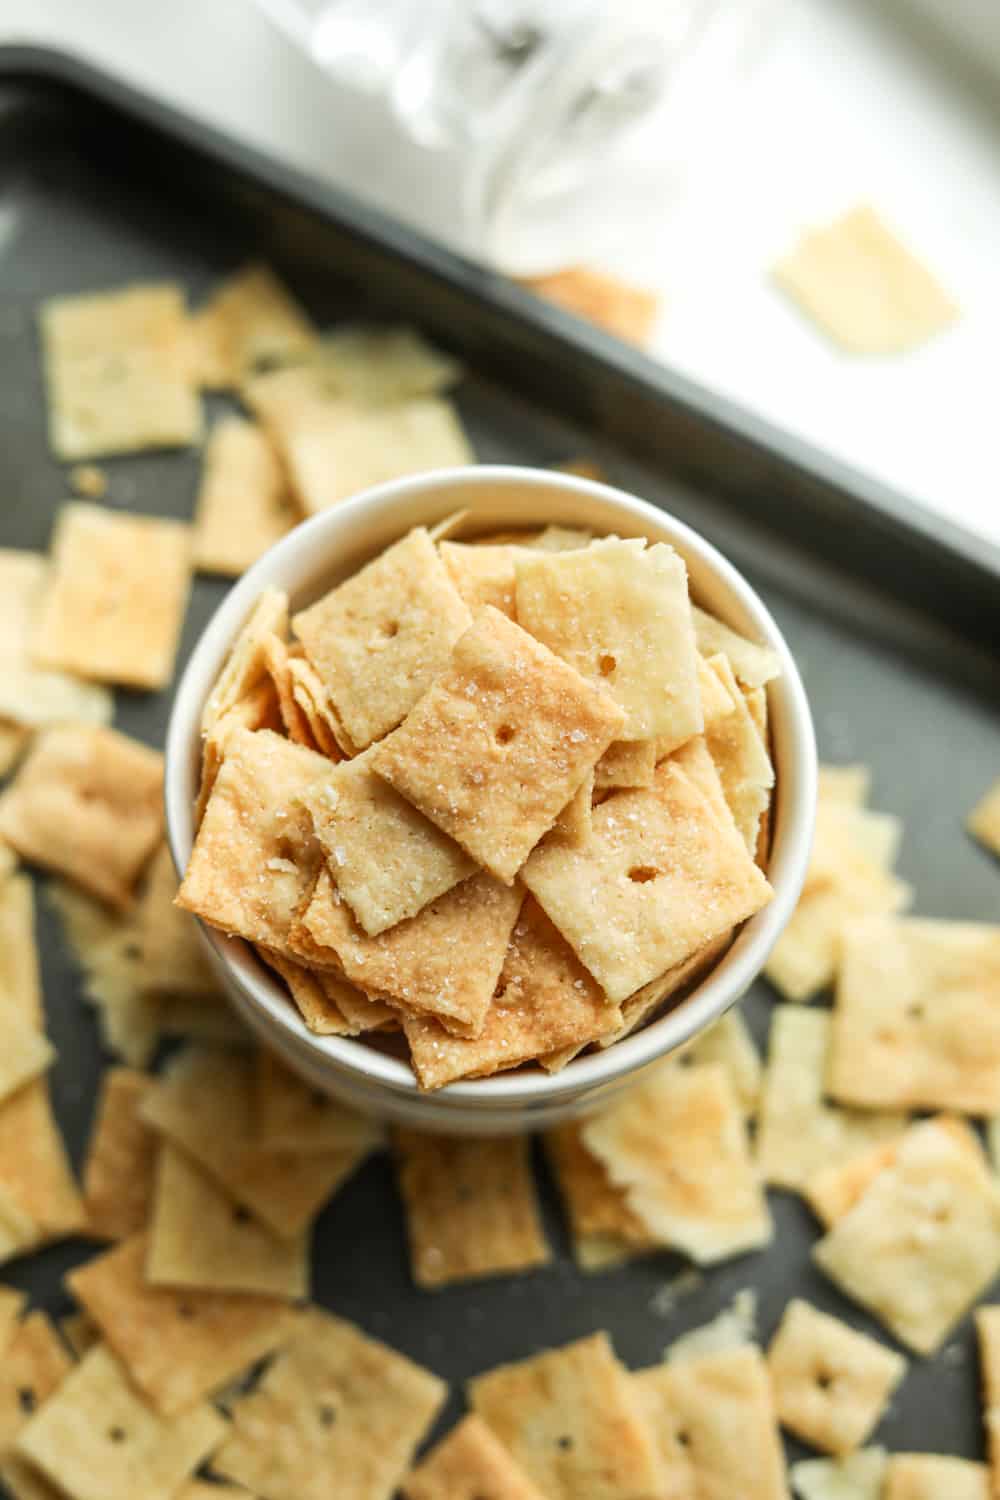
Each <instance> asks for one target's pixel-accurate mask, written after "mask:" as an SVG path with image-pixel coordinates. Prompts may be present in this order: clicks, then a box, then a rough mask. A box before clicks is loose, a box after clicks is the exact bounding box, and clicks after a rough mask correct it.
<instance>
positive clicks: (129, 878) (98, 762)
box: [0, 725, 163, 908]
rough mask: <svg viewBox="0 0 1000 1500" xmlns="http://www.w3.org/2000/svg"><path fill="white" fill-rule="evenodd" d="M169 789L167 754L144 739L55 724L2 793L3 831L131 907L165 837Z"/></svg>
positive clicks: (23, 848)
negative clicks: (165, 803) (164, 793)
mask: <svg viewBox="0 0 1000 1500" xmlns="http://www.w3.org/2000/svg"><path fill="white" fill-rule="evenodd" d="M162 787H163V757H162V755H160V754H159V752H158V751H156V750H150V749H148V748H147V746H145V745H140V744H139V742H138V740H133V739H129V738H128V736H127V735H124V734H119V733H118V732H117V730H114V729H97V728H92V727H90V726H85V725H67V726H66V727H65V728H60V729H47V730H45V732H44V733H42V734H40V735H38V736H37V738H36V740H35V743H34V746H33V747H32V750H31V753H30V754H29V756H28V758H27V760H26V761H25V762H24V764H23V765H22V766H21V769H20V771H19V772H18V774H17V777H16V779H15V780H14V782H13V784H12V785H11V786H10V787H9V788H8V789H7V791H6V792H5V793H4V795H3V797H0V836H2V837H3V838H6V839H7V840H8V841H9V842H10V843H11V844H13V845H14V848H15V849H16V850H17V851H18V853H19V854H20V855H21V856H22V858H23V859H26V860H29V861H32V862H34V863H37V864H40V865H45V866H46V867H47V868H48V869H51V870H57V871H59V872H60V873H62V874H64V875H68V876H69V878H70V879H71V880H75V881H76V882H77V884H79V885H82V886H83V887H84V889H85V890H88V891H91V892H93V894H94V895H95V896H99V897H100V898H101V900H102V901H107V902H108V903H109V904H110V905H112V906H117V907H119V908H125V907H128V906H130V905H131V903H132V899H133V888H134V886H135V883H136V880H137V879H138V877H139V874H140V872H141V870H142V868H143V866H144V865H145V864H146V862H147V860H148V859H149V857H150V855H151V854H152V853H153V850H154V849H155V848H156V845H157V844H158V843H159V841H160V838H161V836H162V832H163V801H162Z"/></svg>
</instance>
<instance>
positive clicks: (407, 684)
mask: <svg viewBox="0 0 1000 1500" xmlns="http://www.w3.org/2000/svg"><path fill="white" fill-rule="evenodd" d="M471 620H472V616H471V615H470V613H469V610H468V608H467V606H466V604H465V603H464V601H463V600H462V598H461V596H460V595H459V594H458V592H457V590H456V589H455V586H454V584H453V583H452V581H451V579H450V577H449V576H448V572H447V569H446V568H445V566H444V564H443V563H442V561H441V559H440V557H439V556H438V554H437V551H436V549H435V547H434V543H433V542H432V541H431V539H430V537H429V536H428V534H427V531H426V529H425V528H424V527H423V526H418V527H416V529H415V530H413V531H411V532H409V533H408V534H407V535H406V536H405V537H403V538H402V540H401V541H398V542H396V543H395V545H394V546H392V547H389V548H387V549H386V551H385V552H382V553H381V554H380V555H379V556H378V557H376V558H375V559H374V560H373V561H372V562H370V563H368V564H366V566H365V567H363V568H361V569H360V571H359V572H357V573H355V574H353V576H352V577H350V578H348V579H347V580H346V582H344V583H341V584H339V585H338V586H337V587H336V588H334V589H331V591H330V592H329V593H328V594H324V596H323V597H322V598H321V599H319V600H317V602H316V603H315V604H313V605H310V607H309V608H308V609H305V610H300V612H299V613H298V614H297V615H296V616H295V617H294V620H293V622H292V623H293V625H294V627H295V633H296V635H297V636H298V637H299V639H300V640H301V641H302V644H303V645H304V646H305V648H306V652H307V654H308V656H309V659H310V660H311V661H312V663H313V665H314V666H315V668H316V670H317V672H318V673H319V675H320V677H321V678H322V680H323V682H324V684H325V685H326V688H327V690H328V691H329V693H330V697H331V699H332V700H333V703H334V705H335V707H336V710H337V713H338V714H339V716H340V718H341V719H342V720H343V723H344V727H345V728H346V730H347V733H348V734H349V735H350V737H351V740H352V741H353V743H354V744H355V745H356V747H357V748H358V749H359V750H363V749H364V748H365V747H366V746H367V745H370V744H371V743H372V742H373V741H374V740H379V739H381V738H382V736H383V735H384V734H387V733H388V731H389V730H390V729H395V727H396V725H397V724H399V723H401V722H402V720H403V719H405V718H406V715H407V714H408V713H409V711H410V709H411V708H412V707H413V705H414V704H415V703H416V702H417V700H418V698H420V697H421V695H422V694H423V693H424V692H425V691H426V689H427V688H429V687H430V685H431V683H432V682H433V681H434V679H435V677H436V676H437V675H438V673H439V672H441V671H443V670H444V668H445V667H446V666H447V665H448V661H449V658H450V656H451V650H452V647H453V646H454V644H455V642H456V641H457V640H458V638H459V636H460V635H461V634H462V632H463V631H464V630H465V629H466V628H467V627H468V625H469V624H470V622H471Z"/></svg>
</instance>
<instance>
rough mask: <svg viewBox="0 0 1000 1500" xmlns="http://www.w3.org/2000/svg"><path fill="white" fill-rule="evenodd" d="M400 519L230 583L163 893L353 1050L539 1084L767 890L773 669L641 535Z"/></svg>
mask: <svg viewBox="0 0 1000 1500" xmlns="http://www.w3.org/2000/svg"><path fill="white" fill-rule="evenodd" d="M480 472H481V471H480ZM497 472H511V471H497ZM514 472H516V471H514ZM544 477H545V479H547V480H551V476H544ZM439 478H440V479H444V478H445V476H439ZM477 478H478V476H477ZM564 482H566V483H570V484H572V485H574V486H582V488H583V489H584V490H591V491H595V490H596V491H600V490H601V487H599V486H594V485H588V484H586V483H585V482H583V481H580V480H572V481H564ZM424 483H425V484H426V481H424ZM604 493H612V492H604ZM364 499H365V497H361V503H363V502H364ZM354 503H358V502H354ZM633 503H636V502H633ZM439 513H440V509H439ZM536 514H537V512H536ZM320 519H323V518H320ZM406 519H408V517H406V516H403V517H402V522H403V524H402V525H401V526H400V528H399V530H397V532H396V534H395V537H394V539H393V540H391V541H390V542H389V544H388V545H381V546H377V547H376V549H375V550H374V555H370V554H369V555H368V557H367V560H365V561H363V562H362V563H361V564H360V565H354V563H353V562H349V563H346V564H344V565H342V566H341V567H340V568H339V569H334V570H332V574H333V576H334V577H335V578H336V579H337V581H336V582H334V583H333V585H332V587H331V586H329V579H330V576H331V575H330V574H328V575H327V577H326V578H323V579H322V581H320V580H317V583H318V586H316V587H312V588H309V589H306V590H303V591H297V595H298V596H297V597H293V598H292V599H291V600H290V599H289V593H288V591H286V590H285V589H284V588H281V587H277V586H275V584H273V583H271V584H269V583H268V582H267V576H268V568H267V562H268V560H267V559H265V560H264V562H263V563H262V564H261V565H260V567H259V568H258V569H256V570H254V573H253V574H251V575H250V576H249V578H248V579H247V580H246V581H245V583H244V585H243V586H242V587H243V588H244V589H245V590H246V594H245V598H244V600H243V601H242V602H243V604H244V611H243V615H244V617H243V621H242V627H241V629H240V630H239V632H238V634H237V636H236V638H235V640H234V641H232V644H231V645H230V647H229V649H228V652H226V653H225V654H224V656H223V655H222V654H221V653H217V657H218V659H217V661H216V668H217V670H216V672H215V673H214V674H213V675H214V682H212V685H211V688H210V690H209V691H208V692H207V696H206V695H205V694H204V693H203V694H202V697H203V707H202V709H201V718H200V731H201V745H200V758H201V759H200V769H199V777H198V780H199V785H198V789H197V794H196V797H195V799H194V800H195V802H196V806H195V811H194V817H193V825H194V828H195V829H196V832H195V836H194V841H193V848H191V850H190V855H189V857H187V851H185V850H183V849H182V850H181V851H180V852H181V853H182V855H183V863H184V865H185V869H184V879H183V884H182V886H181V891H180V895H179V897H178V901H179V904H181V905H182V906H183V907H185V908H186V909H187V910H189V911H191V912H194V913H195V914H196V915H197V916H199V917H200V918H201V919H202V920H203V921H204V922H206V923H207V924H209V925H210V926H212V927H214V928H215V929H217V930H218V931H219V932H220V933H224V934H227V935H228V936H229V937H235V938H239V939H242V940H243V942H244V943H246V944H250V945H252V947H253V950H254V951H255V953H256V955H257V956H258V958H259V959H260V961H261V962H262V963H263V964H264V965H266V966H267V969H268V971H270V972H271V973H273V974H275V975H277V976H279V977H280V980H281V981H282V983H283V985H284V987H285V989H286V991H287V993H286V1000H285V1005H286V1009H287V1011H288V1013H289V1015H294V1016H296V1018H297V1020H298V1022H299V1025H300V1028H301V1027H303V1026H304V1028H306V1030H307V1031H308V1032H309V1033H312V1034H313V1035H315V1036H316V1037H317V1038H345V1039H346V1038H354V1039H362V1040H363V1042H364V1043H365V1044H367V1045H364V1046H360V1047H359V1046H357V1044H355V1045H354V1047H353V1048H352V1051H353V1052H354V1053H355V1054H356V1055H358V1056H359V1057H360V1058H361V1059H362V1062H361V1064H360V1066H362V1067H364V1066H365V1059H372V1058H376V1059H378V1062H379V1064H380V1065H381V1064H384V1063H388V1064H390V1065H391V1066H392V1067H393V1068H394V1069H395V1070H396V1071H397V1075H398V1073H399V1072H400V1071H402V1070H404V1069H405V1070H406V1071H409V1070H411V1069H412V1073H410V1079H411V1087H412V1086H414V1080H415V1085H416V1086H418V1087H419V1089H420V1090H422V1091H434V1090H437V1089H440V1088H442V1087H443V1086H444V1085H456V1084H459V1085H460V1086H461V1082H462V1081H467V1080H486V1079H489V1078H490V1077H491V1076H492V1075H494V1074H501V1073H508V1072H510V1071H511V1070H514V1069H520V1070H522V1072H523V1070H524V1069H525V1068H529V1069H530V1071H531V1073H532V1074H533V1075H534V1076H535V1077H536V1078H537V1079H538V1080H539V1081H542V1080H544V1079H545V1078H546V1077H547V1076H548V1077H552V1078H553V1081H554V1075H556V1074H558V1073H560V1072H561V1071H562V1070H563V1069H565V1068H566V1066H567V1064H569V1063H571V1062H573V1060H574V1059H576V1058H577V1057H578V1056H579V1054H581V1053H583V1052H585V1051H588V1050H590V1051H591V1052H594V1053H603V1054H607V1053H608V1051H609V1049H613V1048H614V1047H616V1046H620V1045H622V1043H623V1039H624V1038H625V1037H627V1036H629V1035H630V1034H631V1033H632V1032H634V1031H635V1030H636V1029H637V1028H638V1027H640V1026H642V1025H643V1024H644V1023H645V1022H647V1021H648V1020H650V1019H651V1018H653V1017H655V1016H656V1015H657V1014H658V1013H659V1012H661V1011H662V1010H663V1009H664V1008H665V1007H667V1006H668V1005H671V1004H673V1003H675V1002H676V1001H677V1000H678V999H679V998H680V997H682V996H684V995H685V994H686V993H688V992H689V991H690V989H691V987H692V986H693V985H694V984H696V983H697V982H698V981H699V980H700V979H701V978H702V977H703V976H704V975H705V973H706V972H707V971H708V970H709V969H711V968H712V967H713V966H714V965H715V964H717V963H718V961H719V960H720V958H721V957H722V955H723V954H724V953H725V952H726V950H727V949H728V948H729V946H730V945H731V943H732V942H733V939H734V937H735V935H736V934H737V933H738V932H739V930H740V929H741V927H742V925H743V924H745V923H747V922H748V920H749V919H752V918H753V917H754V916H755V914H757V913H758V912H762V911H763V910H764V909H765V908H766V907H767V906H768V904H769V903H770V902H771V900H772V896H773V891H772V887H771V885H770V883H769V881H768V878H767V873H766V871H767V868H768V864H769V856H770V841H771V831H772V829H771V804H772V792H773V789H774V786H775V773H774V770H773V767H772V762H771V757H770V753H769V746H770V728H769V722H768V698H767V684H768V682H772V681H774V680H775V679H776V678H777V677H778V675H779V673H780V671H781V669H782V662H781V660H780V657H779V654H778V653H777V652H776V651H774V650H772V649H771V648H770V647H769V646H761V645H759V644H757V643H756V642H754V641H752V640H750V639H748V638H746V637H745V636H743V635H741V634H739V633H738V632H736V631H734V630H732V629H730V628H729V627H728V626H727V625H725V624H723V622H722V621H721V620H719V619H717V618H715V616H713V615H711V614H709V613H706V612H705V611H703V610H701V609H698V608H695V607H693V606H692V603H691V600H690V594H689V583H688V572H687V568H686V565H685V561H684V559H683V558H682V556H681V555H680V554H679V552H678V551H676V550H675V549H674V548H673V547H672V546H670V545H668V544H666V543H664V542H663V541H658V540H651V541H648V540H647V539H646V537H644V536H641V535H633V536H631V537H629V536H622V535H618V534H615V532H614V531H613V530H612V529H611V528H602V530H603V532H604V534H595V533H594V532H592V531H591V530H590V529H582V528H580V527H573V528H570V527H568V526H565V525H561V524H550V525H547V526H544V527H540V526H538V525H536V526H534V527H527V526H525V527H524V528H523V529H522V528H513V529H504V530H503V531H502V532H494V533H493V534H490V533H489V530H488V529H487V528H486V526H485V523H484V520H483V519H482V518H480V517H477V516H475V515H471V516H470V515H465V516H462V517H460V518H457V519H456V520H454V521H452V523H451V525H450V526H445V527H443V528H440V527H439V528H435V529H432V530H428V529H427V528H426V527H425V526H423V525H419V524H418V525H416V526H410V527H409V528H405V521H406ZM560 519H562V518H560ZM313 524H315V523H313ZM308 529H309V528H308V527H306V528H302V530H303V531H308ZM623 529H624V528H623ZM630 529H632V530H633V531H634V530H635V529H636V528H635V526H634V523H633V525H632V527H631V528H630ZM400 533H401V534H400ZM383 535H384V533H383ZM291 541H294V538H292V539H288V540H286V541H285V542H284V543H282V544H281V547H288V546H289V545H290V542H291ZM278 550H279V551H280V550H281V548H279V549H278ZM262 575H263V576H262ZM258 578H259V579H260V582H258V583H257V584H256V587H253V585H254V583H255V581H256V579H258ZM324 585H325V586H324ZM300 599H301V600H302V601H303V602H304V604H305V607H301V608H300V607H297V606H298V604H299V600H300ZM220 663H221V666H220ZM205 681H206V686H207V684H208V679H207V678H206V680H205ZM183 693H184V688H182V695H183ZM762 959H763V954H762V955H761V961H762ZM744 987H745V981H744ZM729 998H730V999H731V998H733V996H732V995H731V996H730V997H729ZM726 1003H728V1002H726ZM720 1008H722V1007H721V1006H720ZM706 1019H707V1017H706ZM680 1039H682V1038H678V1040H680ZM326 1045H329V1044H328V1043H327V1044H326ZM404 1060H405V1061H404ZM579 1067H580V1064H579V1063H574V1068H576V1069H579ZM450 1092H453V1090H452V1091H450Z"/></svg>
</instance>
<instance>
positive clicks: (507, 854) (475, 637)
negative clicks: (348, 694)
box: [373, 607, 623, 883]
mask: <svg viewBox="0 0 1000 1500" xmlns="http://www.w3.org/2000/svg"><path fill="white" fill-rule="evenodd" d="M622 722H623V714H622V711H621V709H619V708H618V706H617V705H616V704H615V703H613V702H612V701H611V699H610V698H609V697H608V696H607V694H605V693H604V692H603V690H602V689H600V688H597V687H594V686H593V685H592V684H591V683H588V682H587V681H585V680H584V678H582V677H581V676H580V674H579V673H578V672H577V671H576V670H575V669H574V668H572V667H570V666H568V665H567V664H566V663H565V662H563V661H561V660H560V659H559V658H558V657H556V656H554V655H553V654H552V652H551V651H549V650H548V649H547V648H546V647H544V646H542V645H540V644H539V643H538V642H537V641H535V640H534V639H533V638H532V637H531V636H529V635H528V634H527V633H526V632H525V631H524V630H522V629H520V627H519V626H517V625H515V624H513V623H512V622H511V621H510V620H508V619H506V618H505V616H503V615H501V614H500V613H499V611H498V610H494V609H490V608H489V607H487V608H486V609H484V610H483V611H482V613H481V614H480V615H479V616H478V617H477V619H476V621H475V623H474V625H473V626H472V628H471V629H470V630H468V631H467V632H466V633H465V635H463V636H462V638H461V640H460V641H459V642H458V644H457V645H456V647H455V650H454V652H453V654H452V657H451V661H450V663H449V665H448V666H447V668H446V669H445V671H444V672H443V673H442V674H441V676H440V677H439V678H438V679H437V681H436V682H435V683H434V685H433V687H431V688H430V690H429V691H428V692H427V693H426V694H425V695H424V697H423V698H422V699H421V701H420V702H419V703H418V704H417V706H416V708H414V709H413V711H412V712H411V713H410V714H409V716H408V717H407V719H406V720H405V722H404V723H403V724H402V726H401V727H400V728H399V729H398V730H397V732H396V733H395V734H394V735H392V736H390V738H389V739H387V740H386V741H384V743H382V744H381V745H379V747H378V749H377V750H376V752H375V756H374V762H373V763H374V766H375V769H376V770H377V771H378V772H379V774H380V775H382V776H385V777H386V779H387V780H388V781H391V782H392V784H393V785H394V786H395V787H396V788H397V790H398V791H400V792H401V793H402V794H403V796H404V797H406V798H408V799H409V800H410V801H411V802H413V803H415V804H416V805H417V806H418V807H419V808H420V809H421V811H422V812H424V813H426V815H427V816H428V817H429V818H430V819H431V820H432V822H434V823H436V824H437V825H438V827H440V828H442V829H444V831H445V833H448V834H450V835H451V837H452V838H453V839H455V840H456V841H457V842H458V843H459V844H461V845H462V847H463V848H464V849H466V850H467V851H468V853H469V854H471V855H472V857H473V859H475V860H477V861H478V862H479V863H480V864H482V865H484V866H485V867H486V869H488V870H490V871H491V872H492V873H493V874H494V875H496V876H497V877H498V878H499V879H501V880H504V881H507V882H508V883H509V882H510V881H511V880H513V878H514V876H515V875H516V873H517V871H518V870H519V869H520V867H521V865H522V864H523V863H524V860H525V859H526V858H527V856H528V854H529V853H530V851H531V849H532V848H533V847H534V845H535V844H536V843H537V842H538V840H539V839H540V838H541V837H542V835H543V834H544V833H546V832H547V831H548V829H549V828H551V826H552V824H553V823H554V822H555V820H556V818H557V817H558V816H559V813H560V812H561V811H562V809H563V808H564V807H565V805H566V803H567V802H568V801H569V799H570V797H572V795H573V793H574V792H575V791H576V790H577V788H578V787H579V785H580V783H581V782H582V781H583V779H584V777H585V776H586V774H587V772H588V771H589V770H590V769H591V767H592V766H593V765H594V764H595V763H596V761H597V760H598V759H599V758H600V756H601V755H602V754H603V753H604V751H605V750H606V749H607V747H608V745H609V744H610V742H611V740H612V739H614V738H615V737H616V736H617V734H618V732H619V730H620V729H621V725H622Z"/></svg>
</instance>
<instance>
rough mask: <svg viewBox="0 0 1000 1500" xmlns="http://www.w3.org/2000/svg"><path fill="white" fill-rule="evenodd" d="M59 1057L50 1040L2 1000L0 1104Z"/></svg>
mask: <svg viewBox="0 0 1000 1500" xmlns="http://www.w3.org/2000/svg"><path fill="white" fill-rule="evenodd" d="M55 1056H56V1049H55V1048H54V1047H53V1045H52V1043H51V1042H50V1041H49V1039H48V1037H46V1036H44V1035H43V1034H42V1032H41V1031H39V1030H38V1028H37V1027H36V1026H35V1025H34V1023H33V1021H31V1020H30V1019H28V1018H26V1017H25V1016H23V1015H20V1014H19V1013H18V1011H17V1010H16V1009H15V1008H14V1006H12V1005H9V1004H8V1003H7V1002H6V998H5V997H0V1103H2V1102H3V1100H4V1099H7V1098H9V1096H10V1095H11V1094H13V1093H15V1092H16V1091H17V1090H18V1089H19V1088H21V1087H23V1085H24V1084H26V1083H30V1082H31V1080H32V1079H33V1078H38V1077H39V1076H40V1075H41V1074H42V1073H44V1072H46V1070H47V1069H48V1068H50V1067H51V1066H52V1064H53V1062H54V1061H55Z"/></svg>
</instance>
